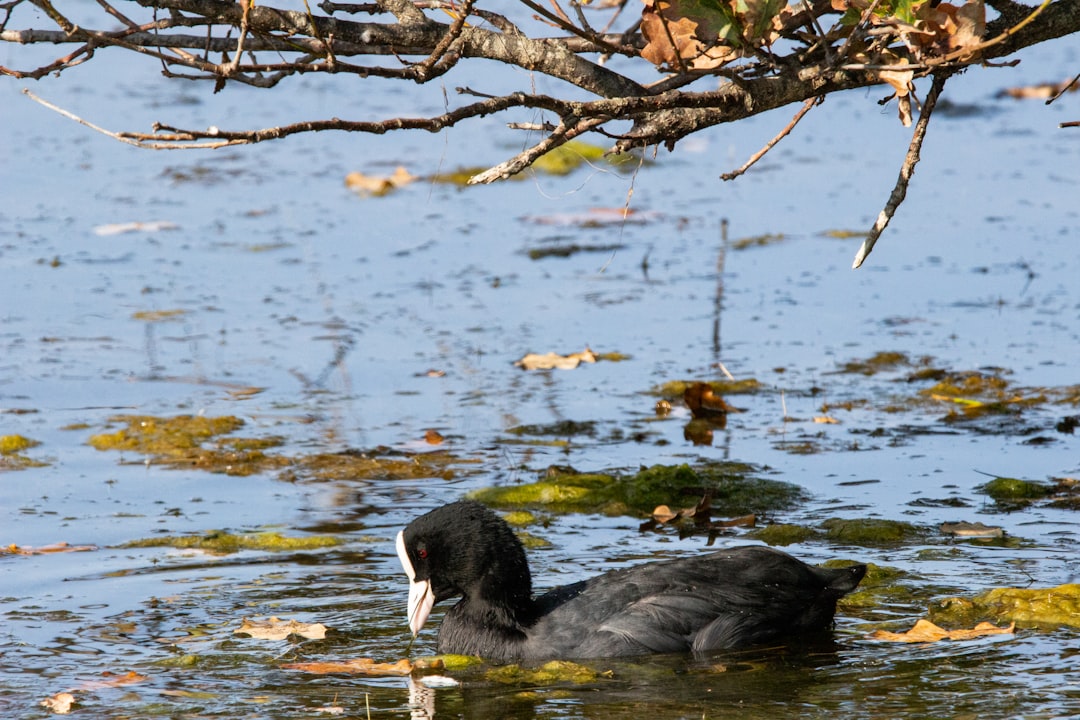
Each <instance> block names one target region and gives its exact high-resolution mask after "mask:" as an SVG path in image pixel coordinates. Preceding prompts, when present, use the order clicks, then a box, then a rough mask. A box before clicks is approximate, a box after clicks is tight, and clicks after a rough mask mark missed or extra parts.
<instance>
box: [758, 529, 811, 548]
mask: <svg viewBox="0 0 1080 720" xmlns="http://www.w3.org/2000/svg"><path fill="white" fill-rule="evenodd" d="M820 535H821V533H820V532H818V531H817V530H815V529H814V528H809V527H806V526H804V525H791V524H788V523H775V524H773V525H765V526H764V527H759V528H756V529H754V530H752V531H750V532H749V533H747V537H752V538H754V539H755V540H760V541H761V542H763V543H765V544H766V545H772V546H773V547H776V546H780V547H784V546H786V545H793V544H795V543H801V542H806V541H807V540H812V539H813V538H816V537H819V536H820Z"/></svg>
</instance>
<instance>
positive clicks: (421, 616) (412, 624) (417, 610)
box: [396, 530, 435, 637]
mask: <svg viewBox="0 0 1080 720" xmlns="http://www.w3.org/2000/svg"><path fill="white" fill-rule="evenodd" d="M396 544H397V554H398V559H399V560H400V561H401V567H402V569H403V570H404V571H405V574H406V575H407V576H408V577H409V629H410V630H412V634H413V637H416V634H417V633H418V632H420V628H422V627H424V623H425V622H427V619H428V615H430V614H431V608H432V607H434V605H435V594H434V593H432V592H431V581H430V580H420V581H417V579H416V571H415V570H413V566H412V561H410V560H409V553H407V552H406V551H405V531H404V530H402V531H400V532H398V534H397V543H396Z"/></svg>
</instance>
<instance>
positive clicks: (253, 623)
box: [233, 617, 326, 640]
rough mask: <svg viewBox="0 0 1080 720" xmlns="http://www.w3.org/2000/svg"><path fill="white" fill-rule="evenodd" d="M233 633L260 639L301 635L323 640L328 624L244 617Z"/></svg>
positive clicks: (277, 638) (282, 638) (310, 638)
mask: <svg viewBox="0 0 1080 720" xmlns="http://www.w3.org/2000/svg"><path fill="white" fill-rule="evenodd" d="M233 633H234V634H236V635H250V636H251V637H253V638H256V639H258V640H284V639H285V638H287V637H289V636H290V635H299V636H300V637H305V638H308V639H309V640H322V639H323V638H325V637H326V626H325V625H323V624H322V623H302V622H297V621H295V620H282V619H280V618H276V617H272V618H270V619H269V620H251V619H249V618H244V621H243V622H242V623H241V624H240V627H239V628H238V629H236V630H233Z"/></svg>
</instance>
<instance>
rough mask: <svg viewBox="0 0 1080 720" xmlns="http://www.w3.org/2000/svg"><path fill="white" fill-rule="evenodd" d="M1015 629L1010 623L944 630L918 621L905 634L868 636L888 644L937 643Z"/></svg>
mask: <svg viewBox="0 0 1080 720" xmlns="http://www.w3.org/2000/svg"><path fill="white" fill-rule="evenodd" d="M1015 628H1016V623H1010V624H1009V626H1008V627H1003V628H1001V627H997V626H996V625H994V624H992V623H988V622H981V623H979V624H978V625H976V626H975V627H973V628H963V629H960V630H946V629H945V628H941V627H938V626H937V625H935V624H934V623H932V622H930V621H929V620H919V621H918V622H916V623H915V625H914V627H912V628H911V629H910V630H908V631H907V632H903V633H894V632H889V631H888V630H876V631H875V632H874V633H872V634H871V635H870V639H871V640H887V641H889V642H937V641H938V640H973V639H975V638H978V637H983V636H984V635H1011V634H1012V633H1013V630H1014V629H1015Z"/></svg>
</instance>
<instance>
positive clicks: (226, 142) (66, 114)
mask: <svg viewBox="0 0 1080 720" xmlns="http://www.w3.org/2000/svg"><path fill="white" fill-rule="evenodd" d="M22 92H23V95H26V96H27V97H28V98H30V99H31V100H33V101H34V102H36V103H40V104H41V105H44V106H45V107H47V108H49V109H50V110H52V111H53V112H58V113H60V114H61V115H63V116H64V117H66V118H69V119H71V120H74V121H75V122H77V123H79V124H80V125H85V126H86V127H88V128H90V129H91V130H95V131H97V132H99V133H101V134H102V135H108V136H109V137H111V138H112V139H113V140H119V141H120V142H122V143H127V144H128V145H134V146H136V147H144V148H145V147H149V148H154V149H165V148H179V147H194V146H191V145H188V146H179V145H173V144H152V143H146V142H142V141H140V140H134V139H132V138H130V137H125V136H124V135H123V134H121V133H115V132H112V131H111V130H106V129H105V128H103V127H99V126H97V125H95V124H94V123H92V122H89V121H88V120H83V119H82V118H81V117H79V116H78V115H76V114H75V113H72V112H68V111H67V110H65V109H63V108H61V107H57V106H56V105H53V104H52V103H51V102H49V101H48V100H44V99H42V98H39V97H38V96H37V95H35V94H34V93H32V92H30V91H29V90H27V89H26V88H23V90H22ZM234 144H236V143H235V142H233V141H229V140H224V141H221V142H217V143H213V144H211V143H206V144H201V145H198V147H200V148H210V147H224V146H226V145H234Z"/></svg>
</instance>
